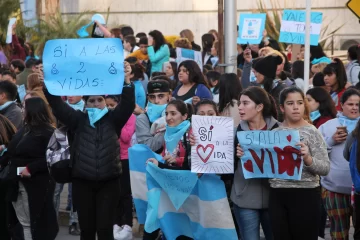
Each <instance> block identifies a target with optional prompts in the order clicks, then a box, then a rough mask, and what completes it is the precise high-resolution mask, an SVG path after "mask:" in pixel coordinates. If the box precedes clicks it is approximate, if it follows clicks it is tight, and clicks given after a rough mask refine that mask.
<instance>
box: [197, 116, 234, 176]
mask: <svg viewBox="0 0 360 240" xmlns="http://www.w3.org/2000/svg"><path fill="white" fill-rule="evenodd" d="M191 125H192V131H193V134H194V136H195V139H196V146H192V147H191V171H192V172H196V173H233V172H234V155H233V153H234V120H233V119H232V118H231V117H210V116H199V115H193V116H192V120H191Z"/></svg>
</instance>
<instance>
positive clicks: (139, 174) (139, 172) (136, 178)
mask: <svg viewBox="0 0 360 240" xmlns="http://www.w3.org/2000/svg"><path fill="white" fill-rule="evenodd" d="M149 158H155V159H157V160H158V161H163V160H162V157H161V156H160V155H158V154H156V153H154V152H153V151H151V149H150V148H149V147H148V146H147V145H144V144H135V145H134V146H132V147H131V148H129V168H130V183H131V192H132V197H133V201H134V204H135V209H136V215H137V218H138V222H139V224H145V219H146V210H147V205H148V202H147V201H148V200H147V196H146V193H147V191H148V189H147V185H146V161H147V160H148V159H149Z"/></svg>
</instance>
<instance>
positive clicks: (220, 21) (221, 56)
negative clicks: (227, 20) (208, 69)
mask: <svg viewBox="0 0 360 240" xmlns="http://www.w3.org/2000/svg"><path fill="white" fill-rule="evenodd" d="M218 31H219V44H218V45H219V52H218V55H219V64H223V63H224V0H218ZM221 72H223V69H222V68H221Z"/></svg>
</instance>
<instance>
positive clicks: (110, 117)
mask: <svg viewBox="0 0 360 240" xmlns="http://www.w3.org/2000/svg"><path fill="white" fill-rule="evenodd" d="M125 66H126V69H125V82H124V88H123V90H122V94H121V103H120V104H119V105H117V106H116V107H115V109H114V110H108V108H107V107H106V102H105V97H104V96H100V95H98V96H87V97H85V100H86V112H81V111H76V110H74V109H72V108H71V107H70V106H68V104H66V103H65V102H63V101H62V99H61V97H57V96H53V95H51V94H50V93H49V92H48V91H47V89H45V90H44V93H45V96H46V98H47V99H48V101H49V104H50V106H51V107H52V109H53V113H54V115H55V116H56V118H57V119H58V120H59V121H61V122H62V123H64V124H65V125H66V126H67V127H68V128H69V129H70V130H71V131H72V132H74V133H75V134H74V135H75V136H74V140H73V144H72V145H71V160H72V184H73V186H72V188H73V203H74V207H75V208H76V209H77V211H78V216H79V224H80V226H81V239H84V240H95V238H96V235H97V239H99V240H109V239H114V236H113V224H114V220H115V214H116V211H115V210H116V207H117V204H118V202H119V200H120V187H121V182H120V174H121V163H120V146H119V141H118V139H119V135H120V133H121V130H122V128H123V126H124V125H125V124H126V122H127V121H128V119H129V118H130V116H131V114H132V112H133V111H134V108H135V96H134V86H133V84H132V83H131V82H130V73H131V66H130V65H129V64H128V63H125Z"/></svg>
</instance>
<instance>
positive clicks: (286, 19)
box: [279, 10, 323, 46]
mask: <svg viewBox="0 0 360 240" xmlns="http://www.w3.org/2000/svg"><path fill="white" fill-rule="evenodd" d="M305 20H306V12H305V11H301V10H284V12H283V16H282V21H281V28H280V37H279V42H285V43H294V44H305ZM322 20H323V14H322V13H321V12H311V26H310V45H313V46H316V45H318V42H319V37H320V32H321V24H322Z"/></svg>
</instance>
